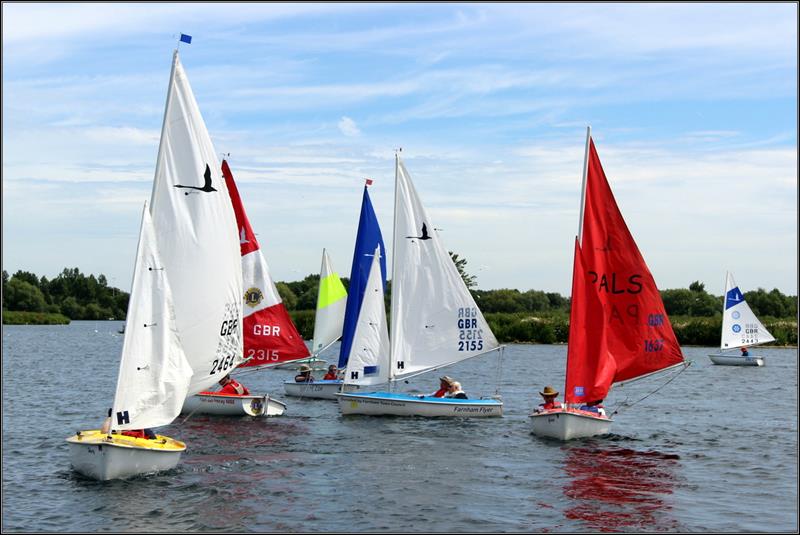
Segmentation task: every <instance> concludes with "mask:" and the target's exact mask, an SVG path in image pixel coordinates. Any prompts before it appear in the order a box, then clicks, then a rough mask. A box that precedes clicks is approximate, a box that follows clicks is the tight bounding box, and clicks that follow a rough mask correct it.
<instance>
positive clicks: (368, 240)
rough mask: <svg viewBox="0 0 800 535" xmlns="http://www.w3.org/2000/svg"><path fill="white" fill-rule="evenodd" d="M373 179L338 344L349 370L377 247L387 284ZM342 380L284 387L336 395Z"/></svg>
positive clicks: (298, 392)
mask: <svg viewBox="0 0 800 535" xmlns="http://www.w3.org/2000/svg"><path fill="white" fill-rule="evenodd" d="M371 183H372V180H367V181H366V184H364V192H363V193H362V195H361V212H360V214H359V217H358V229H357V230H356V244H355V248H354V250H353V263H352V265H351V267H350V286H349V289H350V291H349V292H348V293H347V300H346V304H345V311H344V319H343V325H342V327H341V337H342V343H341V346H340V347H339V361H338V364H337V366H338V368H339V369H340V370H346V368H347V363H348V361H349V359H350V353H351V351H352V348H353V339H354V336H355V331H356V325H357V323H358V317H359V314H360V311H361V304H362V301H363V299H364V295H365V292H366V288H367V279H368V278H369V271H370V266H371V265H372V260H373V252H374V251H375V248H376V247H378V248H380V252H381V254H380V266H381V280H382V281H383V287H384V289H385V288H386V247H385V246H384V244H383V235H382V234H381V227H380V225H379V224H378V217H377V216H376V215H375V210H374V208H373V207H372V200H371V199H370V197H369V185H370V184H371ZM320 289H321V287H320ZM342 384H343V383H342V381H341V380H334V381H314V382H312V383H295V382H294V381H286V382H285V383H284V388H286V392H287V394H288V393H289V392H292V395H300V396H303V397H309V398H319V399H336V393H337V392H339V391H340V390H341V389H342ZM298 385H299V386H298ZM358 388H359V387H358V385H356V384H353V385H350V386H349V387H348V389H349V390H358Z"/></svg>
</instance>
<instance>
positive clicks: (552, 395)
mask: <svg viewBox="0 0 800 535" xmlns="http://www.w3.org/2000/svg"><path fill="white" fill-rule="evenodd" d="M539 395H540V396H542V398H543V399H544V403H540V404H539V407H538V408H537V409H536V412H541V411H549V410H550V409H560V408H562V406H561V402H559V401H556V396H557V395H558V390H556V389H555V388H553V387H552V386H550V385H547V386H546V387H544V390H542V391H541V392H539Z"/></svg>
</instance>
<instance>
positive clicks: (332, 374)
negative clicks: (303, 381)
mask: <svg viewBox="0 0 800 535" xmlns="http://www.w3.org/2000/svg"><path fill="white" fill-rule="evenodd" d="M338 378H339V370H338V369H337V368H336V364H331V365H330V366H328V373H326V374H325V377H323V378H322V380H323V381H335V380H336V379H338ZM295 380H297V379H295Z"/></svg>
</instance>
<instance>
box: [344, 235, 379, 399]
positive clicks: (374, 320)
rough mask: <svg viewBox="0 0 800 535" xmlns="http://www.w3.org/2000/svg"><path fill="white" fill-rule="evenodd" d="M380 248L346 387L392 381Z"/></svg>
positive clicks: (346, 376) (360, 319)
mask: <svg viewBox="0 0 800 535" xmlns="http://www.w3.org/2000/svg"><path fill="white" fill-rule="evenodd" d="M385 282H386V281H385V279H384V278H383V275H382V273H381V258H380V246H378V247H376V248H375V251H374V253H373V255H372V265H371V267H370V270H369V275H368V277H367V286H366V288H365V290H364V298H363V299H362V301H361V309H360V311H359V315H358V320H357V322H356V330H355V333H354V336H353V345H352V349H351V351H350V360H348V362H347V373H346V374H345V377H344V384H358V385H377V384H381V383H386V382H387V381H388V380H389V350H390V348H389V330H388V326H387V324H386V304H385V302H384V299H383V295H384V294H383V286H384V284H385Z"/></svg>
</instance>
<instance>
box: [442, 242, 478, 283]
mask: <svg viewBox="0 0 800 535" xmlns="http://www.w3.org/2000/svg"><path fill="white" fill-rule="evenodd" d="M448 252H449V253H450V258H452V259H453V263H454V264H455V265H456V269H457V270H458V274H459V275H461V279H462V280H463V281H464V284H466V285H467V288H468V289H470V290H471V289H472V288H474V287H475V286H477V285H478V278H477V277H476V276H475V275H470V274H469V273H467V259H466V258H459V257H458V253H454V252H453V251H448Z"/></svg>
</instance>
